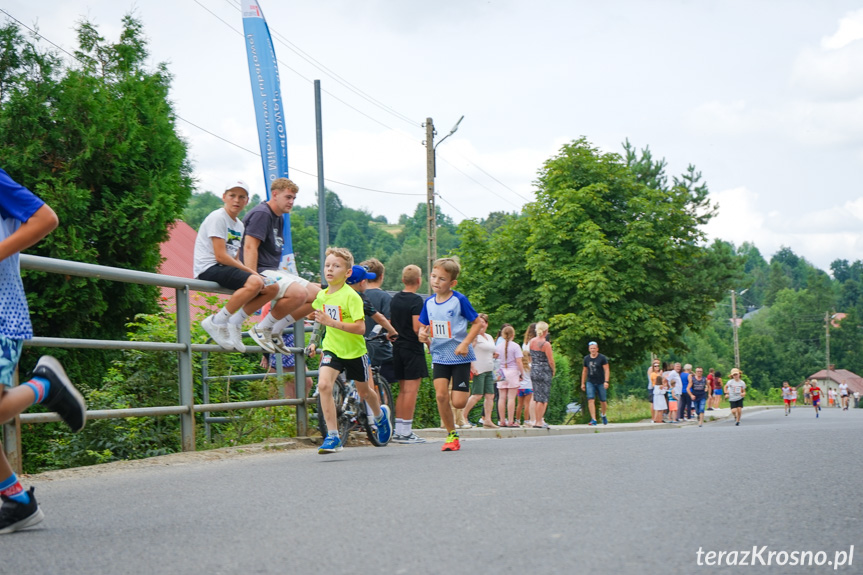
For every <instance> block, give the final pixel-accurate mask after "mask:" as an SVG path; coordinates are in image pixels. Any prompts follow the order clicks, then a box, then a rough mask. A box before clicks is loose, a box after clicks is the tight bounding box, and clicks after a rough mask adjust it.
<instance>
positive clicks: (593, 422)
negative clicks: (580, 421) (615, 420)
mask: <svg viewBox="0 0 863 575" xmlns="http://www.w3.org/2000/svg"><path fill="white" fill-rule="evenodd" d="M588 425H590V426H591V427H596V420H595V419H591V420H590V423H588Z"/></svg>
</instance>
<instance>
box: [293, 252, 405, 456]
mask: <svg viewBox="0 0 863 575" xmlns="http://www.w3.org/2000/svg"><path fill="white" fill-rule="evenodd" d="M353 265H354V256H353V255H351V252H349V251H348V250H346V249H345V248H328V249H327V259H326V260H325V262H324V276H325V277H326V280H327V284H329V287H328V288H327V289H326V290H321V291H320V292H318V295H317V297H315V301H314V302H313V303H312V307H313V308H314V310H315V321H316V322H317V323H319V324H321V325H323V326H326V328H327V331H326V334H325V335H324V341H323V342H322V344H321V350H322V351H323V357H321V365H320V370H319V375H318V393H319V394H320V396H321V409H322V410H323V412H324V413H323V416H324V421H326V423H327V430H328V433H327V437H325V438H324V442H323V443H322V444H321V447H320V448H319V449H318V453H320V454H322V455H323V454H327V453H335V452H336V451H341V450H342V441H344V440H345V439H346V438H344V437H342V438H340V437H339V431H338V423H337V421H336V405H335V402H334V401H333V384H334V383H335V381H336V377H337V376H338V375H339V373H340V372H341V371H342V370H344V372H345V375H347V377H348V379H352V380H354V382H355V383H356V386H357V391H358V392H359V394H360V398H362V400H363V401H365V402H366V404H368V406H369V407H370V408H371V410H372V413H373V414H374V416H375V425H377V428H378V439H379V440H380V443H381V445H386V444H387V442H389V440H390V436H391V435H392V425H391V424H390V410H389V407H387V406H386V405H381V401H380V398H379V397H378V394H377V393H375V390H374V388H373V387H372V386H371V384H370V380H371V370H370V368H369V356H368V352H367V350H366V340H365V338H364V337H363V334H365V332H366V324H365V317H364V314H363V300H362V299H361V298H360V296H359V294H357V292H355V291H354V290H353V289H351V288H350V287H347V286H346V285H345V282H346V281H347V279H348V276H349V275H350V274H351V271H352V268H353ZM315 348H316V346H315V343H314V342H313V343H312V344H311V345H310V346H309V353H310V354H314V353H315Z"/></svg>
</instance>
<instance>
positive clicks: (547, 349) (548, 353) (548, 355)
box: [543, 342, 557, 377]
mask: <svg viewBox="0 0 863 575" xmlns="http://www.w3.org/2000/svg"><path fill="white" fill-rule="evenodd" d="M543 347H544V348H545V357H546V358H547V359H548V365H549V367H551V377H554V374H555V373H556V372H557V368H556V367H555V365H554V352H553V351H552V349H551V344H550V343H548V342H545V345H543Z"/></svg>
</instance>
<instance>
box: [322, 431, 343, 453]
mask: <svg viewBox="0 0 863 575" xmlns="http://www.w3.org/2000/svg"><path fill="white" fill-rule="evenodd" d="M341 450H342V442H341V440H340V439H339V436H338V435H327V438H326V439H324V442H323V443H322V444H321V446H320V447H319V448H318V454H319V455H326V454H327V453H335V452H336V451H341Z"/></svg>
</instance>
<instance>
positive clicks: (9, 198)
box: [0, 169, 87, 534]
mask: <svg viewBox="0 0 863 575" xmlns="http://www.w3.org/2000/svg"><path fill="white" fill-rule="evenodd" d="M57 224H58V220H57V214H55V213H54V210H52V209H51V207H50V206H49V205H48V204H46V203H45V202H43V201H42V200H41V199H39V198H38V197H36V196H35V195H34V194H33V193H32V192H31V191H30V190H28V189H27V188H25V187H24V186H22V185H21V184H19V183H17V182H15V181H13V180H12V178H10V177H9V175H8V174H7V173H6V172H5V171H4V170H2V169H0V294H2V301H3V305H2V308H0V309H2V311H0V424H3V423H6V422H8V421H10V420H12V419H13V418H15V417H17V416H18V415H19V414H20V413H22V412H23V411H25V410H26V409H27V408H28V407H30V406H31V405H34V404H36V403H41V404H42V405H43V406H44V407H46V408H48V409H50V410H52V411H54V412H56V413H57V414H59V415H60V417H61V418H62V419H63V421H65V422H66V424H67V425H68V426H69V427H70V428H71V429H72V431H74V432H78V431H81V430H82V429H84V424H85V423H86V417H87V406H86V405H85V404H84V398H83V397H81V394H80V393H78V390H77V389H75V387H74V386H73V385H72V382H70V381H69V378H68V376H67V375H66V371H65V370H64V369H63V366H62V365H61V364H60V362H59V361H57V360H56V359H55V358H53V357H51V356H50V355H43V356H42V357H41V358H39V361H38V362H36V367H35V368H34V369H33V372H32V373H31V374H30V375H28V376H26V377H25V379H26V381H25V382H24V383H22V384H21V385H19V386H17V387H12V378H13V376H14V374H15V368H16V367H17V365H18V360H19V359H20V358H21V349H22V348H23V347H24V340H25V339H31V338H32V337H33V327H32V325H31V324H30V311H29V309H28V308H27V296H26V295H25V294H24V284H23V283H22V281H21V272H20V266H19V263H18V253H19V252H20V251H21V250H24V249H27V248H29V247H30V246H32V245H33V244H35V243H36V242H38V241H39V240H41V239H42V238H44V237H45V236H47V235H48V234H49V233H51V231H52V230H54V228H56V227H57ZM33 491H34V488H33V487H30V489H29V490H28V491H25V490H24V487H23V486H22V485H21V483H20V482H19V481H18V476H17V475H15V473H14V472H13V471H12V467H11V466H10V465H9V461H8V460H7V459H6V452H5V451H4V450H3V449H0V499H2V500H3V503H2V505H0V534H3V533H12V532H13V531H19V530H21V529H26V528H27V527H32V526H33V525H36V524H37V523H39V522H40V521H42V519H44V517H45V515H44V514H43V513H42V509H41V508H40V507H39V504H38V503H36V496H35V495H34V494H33Z"/></svg>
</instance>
